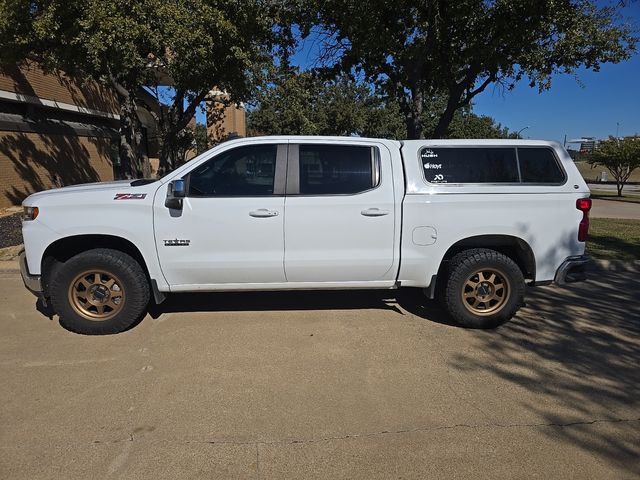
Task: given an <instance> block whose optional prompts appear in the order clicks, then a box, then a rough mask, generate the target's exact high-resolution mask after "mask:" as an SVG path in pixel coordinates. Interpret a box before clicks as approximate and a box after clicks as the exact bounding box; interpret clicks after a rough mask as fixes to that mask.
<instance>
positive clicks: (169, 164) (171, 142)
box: [158, 128, 178, 176]
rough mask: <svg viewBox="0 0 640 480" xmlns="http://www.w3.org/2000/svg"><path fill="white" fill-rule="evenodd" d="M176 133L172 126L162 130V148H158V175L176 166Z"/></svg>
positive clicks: (164, 173)
mask: <svg viewBox="0 0 640 480" xmlns="http://www.w3.org/2000/svg"><path fill="white" fill-rule="evenodd" d="M177 144H178V134H177V132H176V131H175V130H174V129H173V128H166V129H164V131H163V132H162V148H161V149H160V166H159V167H158V176H163V175H166V174H167V173H169V172H170V171H172V170H173V169H174V168H175V167H176V162H177V161H178V158H177V151H178V145H177Z"/></svg>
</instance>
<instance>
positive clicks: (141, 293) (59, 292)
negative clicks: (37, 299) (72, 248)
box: [50, 248, 149, 335]
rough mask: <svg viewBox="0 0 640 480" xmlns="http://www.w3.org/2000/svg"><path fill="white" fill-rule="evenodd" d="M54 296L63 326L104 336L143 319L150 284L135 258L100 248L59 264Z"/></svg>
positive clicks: (53, 288) (52, 293) (51, 286)
mask: <svg viewBox="0 0 640 480" xmlns="http://www.w3.org/2000/svg"><path fill="white" fill-rule="evenodd" d="M50 293H51V303H52V305H53V308H54V310H55V312H56V313H57V314H58V315H59V316H60V324H61V325H62V326H63V327H65V328H66V329H68V330H71V331H74V332H77V333H84V334H87V335H101V334H109V333H118V332H121V331H123V330H126V329H128V328H129V327H131V326H132V325H134V324H135V323H136V322H137V321H138V320H139V319H140V318H141V317H142V315H143V314H144V313H145V311H146V308H147V305H148V303H149V282H148V280H147V278H146V275H145V273H144V271H143V269H142V267H141V266H140V264H139V263H138V262H137V261H136V260H135V259H134V258H132V257H131V256H129V255H127V254H126V253H123V252H120V251H117V250H110V249H106V248H99V249H95V250H88V251H86V252H82V253H79V254H78V255H76V256H74V257H71V258H70V259H69V260H67V261H66V262H64V263H62V264H60V265H58V266H57V268H56V271H55V275H54V276H52V278H51V281H50Z"/></svg>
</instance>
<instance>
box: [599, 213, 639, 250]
mask: <svg viewBox="0 0 640 480" xmlns="http://www.w3.org/2000/svg"><path fill="white" fill-rule="evenodd" d="M587 253H588V254H589V255H591V256H592V257H594V258H607V259H615V260H637V259H640V220H623V219H620V218H592V219H591V226H590V228H589V239H588V241H587Z"/></svg>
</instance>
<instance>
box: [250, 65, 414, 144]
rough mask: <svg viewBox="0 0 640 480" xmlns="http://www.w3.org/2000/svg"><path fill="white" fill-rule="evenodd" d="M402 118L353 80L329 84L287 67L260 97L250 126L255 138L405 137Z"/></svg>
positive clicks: (266, 87)
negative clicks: (255, 135)
mask: <svg viewBox="0 0 640 480" xmlns="http://www.w3.org/2000/svg"><path fill="white" fill-rule="evenodd" d="M398 114H399V111H398V110H393V106H392V107H390V108H388V106H387V105H385V103H384V102H383V101H382V100H381V99H380V97H379V96H377V95H376V94H375V93H374V92H372V91H371V88H370V87H369V86H368V85H365V84H362V83H357V82H355V81H353V80H352V79H350V78H349V77H346V76H343V77H338V78H335V79H333V80H324V79H322V78H320V77H319V76H317V75H315V74H314V72H303V73H299V72H298V71H297V70H295V69H284V71H283V72H281V73H280V75H279V76H278V77H277V78H275V79H274V81H273V82H271V83H270V84H268V85H266V86H264V87H263V88H261V89H260V91H259V92H258V94H257V95H256V97H255V99H254V100H253V102H252V108H251V109H250V110H249V113H248V125H249V129H250V131H251V133H254V134H268V135H360V136H373V137H383V138H403V137H404V126H403V123H402V118H401V116H399V115H398Z"/></svg>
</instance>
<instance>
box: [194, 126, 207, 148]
mask: <svg viewBox="0 0 640 480" xmlns="http://www.w3.org/2000/svg"><path fill="white" fill-rule="evenodd" d="M193 136H194V138H195V141H196V152H198V155H200V154H201V153H203V152H206V151H207V150H209V135H208V133H207V126H206V125H203V124H202V123H196V129H195V131H194V132H193Z"/></svg>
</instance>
